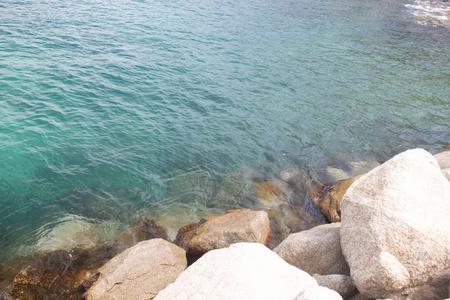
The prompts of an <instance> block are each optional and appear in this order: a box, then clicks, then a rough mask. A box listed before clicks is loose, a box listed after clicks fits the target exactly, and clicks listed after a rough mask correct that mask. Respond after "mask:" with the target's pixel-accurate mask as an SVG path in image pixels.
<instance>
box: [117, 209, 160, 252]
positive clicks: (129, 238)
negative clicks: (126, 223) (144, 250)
mask: <svg viewBox="0 0 450 300" xmlns="http://www.w3.org/2000/svg"><path fill="white" fill-rule="evenodd" d="M156 238H162V239H164V240H168V239H169V237H168V235H167V231H166V230H165V229H164V228H163V227H161V226H159V225H158V224H157V223H156V222H155V221H154V220H153V218H150V217H147V218H144V219H141V220H140V221H139V222H138V223H137V224H136V225H135V226H133V227H132V228H131V229H129V230H127V231H125V232H123V233H122V234H121V235H119V236H118V237H117V239H116V241H117V243H118V247H119V250H120V251H122V250H125V249H127V248H130V247H132V246H134V245H136V244H137V243H139V242H141V241H145V240H150V239H156Z"/></svg>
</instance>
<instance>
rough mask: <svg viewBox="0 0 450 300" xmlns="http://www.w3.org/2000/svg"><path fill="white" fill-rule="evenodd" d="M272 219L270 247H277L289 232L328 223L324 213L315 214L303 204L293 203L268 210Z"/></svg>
mask: <svg viewBox="0 0 450 300" xmlns="http://www.w3.org/2000/svg"><path fill="white" fill-rule="evenodd" d="M267 212H268V214H269V219H270V230H271V232H272V234H271V236H270V242H269V245H268V247H269V248H270V249H273V248H275V247H277V246H278V245H279V244H280V243H281V242H282V241H283V240H285V239H286V238H287V237H288V235H289V234H291V233H295V232H300V231H303V230H308V229H311V228H313V227H316V226H319V225H321V224H324V223H326V220H325V219H324V218H323V216H322V215H320V216H319V217H315V216H313V215H312V214H311V213H310V212H309V211H308V210H306V209H305V208H303V207H301V206H296V205H292V204H286V203H285V204H281V205H280V206H279V207H273V208H271V209H268V210H267Z"/></svg>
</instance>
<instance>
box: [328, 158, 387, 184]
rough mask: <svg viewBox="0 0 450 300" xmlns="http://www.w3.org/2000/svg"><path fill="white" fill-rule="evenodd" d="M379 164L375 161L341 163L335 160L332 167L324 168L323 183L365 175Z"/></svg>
mask: <svg viewBox="0 0 450 300" xmlns="http://www.w3.org/2000/svg"><path fill="white" fill-rule="evenodd" d="M379 165H380V164H379V163H378V162H376V161H350V162H349V161H342V160H335V161H333V163H332V165H330V166H327V167H326V168H325V174H324V175H325V176H324V178H322V179H323V180H325V181H330V182H334V181H341V180H345V179H349V178H352V177H356V176H358V175H362V174H365V173H367V172H369V171H371V170H373V169H374V168H376V167H378V166H379Z"/></svg>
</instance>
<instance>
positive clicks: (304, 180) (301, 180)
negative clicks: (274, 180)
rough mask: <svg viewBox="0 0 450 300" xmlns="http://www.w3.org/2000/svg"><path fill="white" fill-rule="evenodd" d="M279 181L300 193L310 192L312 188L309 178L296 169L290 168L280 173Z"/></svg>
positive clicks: (311, 181) (305, 173) (312, 184)
mask: <svg viewBox="0 0 450 300" xmlns="http://www.w3.org/2000/svg"><path fill="white" fill-rule="evenodd" d="M280 179H281V180H283V181H284V182H286V183H288V184H290V185H292V186H294V187H296V188H298V189H299V190H300V191H302V192H306V191H309V190H311V188H312V187H313V186H314V183H313V180H312V178H311V176H310V175H309V174H308V173H307V172H305V171H303V170H300V169H299V168H297V167H294V166H290V167H288V168H286V169H284V170H282V171H281V172H280Z"/></svg>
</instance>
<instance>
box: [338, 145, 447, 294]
mask: <svg viewBox="0 0 450 300" xmlns="http://www.w3.org/2000/svg"><path fill="white" fill-rule="evenodd" d="M449 215H450V183H449V182H448V180H447V179H446V178H445V177H444V176H443V175H442V173H441V171H440V168H439V165H438V163H437V161H436V160H435V159H434V158H433V156H432V155H431V154H429V153H428V152H426V151H425V150H423V149H414V150H408V151H406V152H403V153H401V154H399V155H397V156H395V157H394V158H392V159H390V160H389V161H388V162H386V163H384V164H383V165H381V166H380V167H378V168H376V169H374V170H372V171H371V172H369V173H367V174H366V175H364V176H363V177H362V178H360V179H359V180H357V181H356V182H355V183H353V184H352V185H351V187H350V188H349V189H348V191H347V192H346V194H345V196H344V197H343V199H342V227H341V246H342V251H343V253H344V256H345V258H346V261H347V263H348V264H349V266H350V269H351V276H352V279H353V281H354V282H355V284H356V286H357V288H358V290H359V292H360V293H361V294H363V295H364V296H366V297H372V298H388V297H390V296H391V295H393V294H399V293H400V294H402V293H403V292H404V291H407V290H408V289H411V288H414V287H417V286H419V285H422V284H424V283H426V282H427V281H429V280H432V279H434V278H437V277H438V276H439V275H440V273H441V272H442V271H443V270H445V269H447V268H449V267H450V219H449V218H448V216H449Z"/></svg>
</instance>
